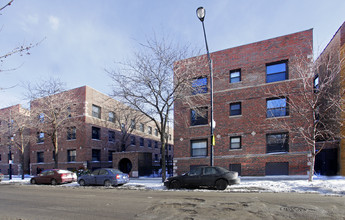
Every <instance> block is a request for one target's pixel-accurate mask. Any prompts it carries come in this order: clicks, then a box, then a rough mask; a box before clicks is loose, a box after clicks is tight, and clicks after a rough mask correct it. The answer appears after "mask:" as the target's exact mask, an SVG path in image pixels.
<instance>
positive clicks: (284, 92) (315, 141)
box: [264, 51, 345, 181]
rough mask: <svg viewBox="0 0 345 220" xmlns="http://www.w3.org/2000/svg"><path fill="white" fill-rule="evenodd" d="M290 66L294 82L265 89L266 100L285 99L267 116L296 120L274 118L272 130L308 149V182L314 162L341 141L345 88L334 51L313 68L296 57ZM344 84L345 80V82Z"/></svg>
mask: <svg viewBox="0 0 345 220" xmlns="http://www.w3.org/2000/svg"><path fill="white" fill-rule="evenodd" d="M292 60H293V61H292V63H293V64H292V65H290V66H289V72H290V73H291V74H294V75H295V77H294V78H293V79H294V80H291V81H289V82H285V83H281V84H279V85H277V86H275V87H274V88H272V87H270V89H268V87H267V88H264V89H265V93H266V95H267V97H275V98H277V99H279V98H280V99H281V98H282V97H283V98H284V101H285V103H286V104H285V105H280V104H279V103H277V106H270V107H269V109H267V114H271V115H275V114H278V115H279V113H277V112H281V111H282V110H284V111H288V114H289V115H290V116H291V117H293V118H294V120H295V122H297V123H291V122H290V120H285V119H284V118H281V117H272V118H271V119H272V120H274V121H273V122H272V124H271V126H272V128H275V129H282V130H286V131H287V132H289V137H290V136H291V137H292V142H295V141H297V142H300V143H301V142H303V143H305V144H306V145H307V148H308V151H309V152H310V153H309V154H308V159H309V162H308V165H309V167H310V168H309V178H308V180H309V181H312V180H313V175H314V166H315V158H316V155H317V154H318V153H320V152H321V150H322V149H323V148H324V147H325V146H326V145H327V144H330V143H334V142H337V141H339V140H340V138H342V136H341V133H340V128H341V127H342V125H343V120H342V118H341V113H342V112H343V109H342V106H343V104H345V103H344V101H345V100H344V97H343V95H344V88H341V86H340V85H341V84H342V82H341V78H340V74H339V73H340V60H339V56H338V55H337V54H336V53H335V51H333V53H330V54H329V55H327V56H324V57H323V58H320V59H319V60H318V61H317V62H315V64H314V65H313V63H312V61H311V60H310V58H306V57H301V56H299V55H296V56H295V57H294V58H293V59H292ZM342 80H343V79H342Z"/></svg>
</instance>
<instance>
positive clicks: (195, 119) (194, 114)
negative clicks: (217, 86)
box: [191, 107, 208, 126]
mask: <svg viewBox="0 0 345 220" xmlns="http://www.w3.org/2000/svg"><path fill="white" fill-rule="evenodd" d="M207 123H208V111H207V107H201V108H197V109H192V110H191V126H195V125H207Z"/></svg>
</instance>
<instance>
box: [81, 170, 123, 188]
mask: <svg viewBox="0 0 345 220" xmlns="http://www.w3.org/2000/svg"><path fill="white" fill-rule="evenodd" d="M128 182H129V176H128V174H125V173H122V172H121V171H120V170H117V169H111V168H105V169H97V170H94V171H93V172H92V173H90V174H86V175H82V176H80V177H78V183H79V185H81V186H86V185H103V186H118V185H123V184H125V183H128Z"/></svg>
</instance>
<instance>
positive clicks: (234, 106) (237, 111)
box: [230, 102, 242, 116]
mask: <svg viewBox="0 0 345 220" xmlns="http://www.w3.org/2000/svg"><path fill="white" fill-rule="evenodd" d="M241 114H242V109H241V103H240V102H237V103H231V104H230V116H235V115H241Z"/></svg>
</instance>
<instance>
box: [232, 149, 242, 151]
mask: <svg viewBox="0 0 345 220" xmlns="http://www.w3.org/2000/svg"><path fill="white" fill-rule="evenodd" d="M229 151H242V148H236V149H235V148H234V149H229Z"/></svg>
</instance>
